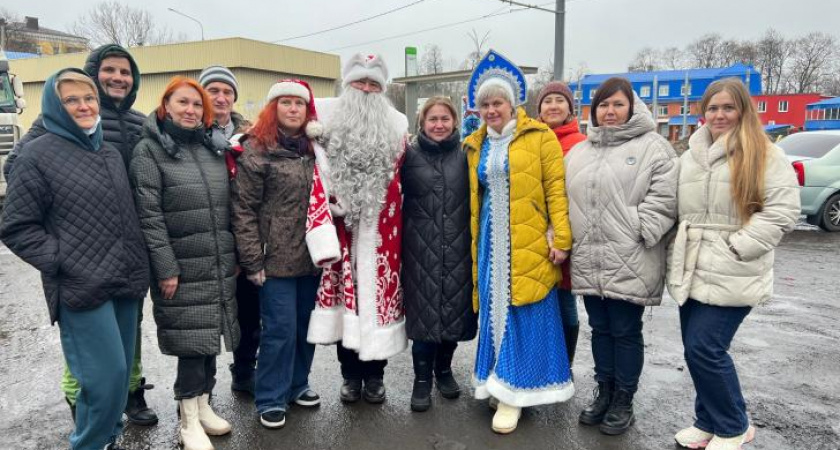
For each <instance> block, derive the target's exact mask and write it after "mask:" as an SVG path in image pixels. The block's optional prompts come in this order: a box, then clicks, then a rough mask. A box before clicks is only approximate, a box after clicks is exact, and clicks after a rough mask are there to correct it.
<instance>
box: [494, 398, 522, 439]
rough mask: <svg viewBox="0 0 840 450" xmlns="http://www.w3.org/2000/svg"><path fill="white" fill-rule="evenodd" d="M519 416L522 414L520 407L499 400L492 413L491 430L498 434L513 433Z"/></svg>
mask: <svg viewBox="0 0 840 450" xmlns="http://www.w3.org/2000/svg"><path fill="white" fill-rule="evenodd" d="M520 416H522V408H519V407H517V406H510V405H508V404H507V403H504V402H499V406H498V407H497V409H496V414H494V415H493V427H492V428H493V431H495V432H496V433H499V434H510V433H513V431H514V430H516V425H517V424H518V423H519V417H520Z"/></svg>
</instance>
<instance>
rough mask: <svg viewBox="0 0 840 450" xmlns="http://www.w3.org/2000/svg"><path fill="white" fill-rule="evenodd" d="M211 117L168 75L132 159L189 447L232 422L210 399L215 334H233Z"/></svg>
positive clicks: (221, 172)
mask: <svg viewBox="0 0 840 450" xmlns="http://www.w3.org/2000/svg"><path fill="white" fill-rule="evenodd" d="M212 121H213V108H212V105H211V104H210V100H209V98H208V96H207V93H206V92H204V89H202V87H201V86H200V85H199V84H198V82H196V81H195V80H192V79H190V78H184V77H180V76H179V77H175V78H173V79H172V81H171V82H170V83H169V85H168V86H167V87H166V90H165V91H164V93H163V96H162V98H161V101H160V105H159V106H158V107H157V109H156V110H155V111H154V112H153V113H152V114H151V115H149V117H148V119H147V120H146V123H145V124H144V125H143V138H142V140H141V141H140V142H139V143H138V144H137V146H136V147H135V148H134V157H133V158H132V160H131V169H130V174H131V179H132V181H133V185H134V197H135V199H136V205H137V210H138V212H139V216H140V224H141V227H142V229H143V234H144V235H145V238H146V246H147V247H148V250H149V256H150V262H151V266H152V280H153V281H152V287H151V295H152V301H153V302H154V316H155V322H156V324H157V336H158V345H159V346H160V350H161V352H163V353H164V354H166V355H172V356H177V357H178V370H177V375H176V378H175V387H174V391H175V399H176V400H177V401H178V402H179V405H178V406H179V411H180V415H181V426H180V440H181V442H182V443H183V444H184V448H185V449H186V450H210V449H212V448H213V445H212V444H211V443H210V440H209V439H208V437H207V435H208V434H209V435H222V434H227V433H229V432H230V424H229V423H228V422H227V421H226V420H224V419H222V418H220V417H219V416H217V415H216V414H215V413H214V412H213V409H212V408H211V407H210V403H209V399H210V394H211V393H212V391H213V386H214V385H215V383H216V355H217V354H219V352H220V351H221V343H220V341H222V340H224V342H225V347H226V348H227V350H228V351H233V349H234V348H236V345H237V344H238V341H239V325H238V324H237V322H236V301H235V299H234V292H235V289H236V286H235V280H236V273H235V271H236V257H235V254H234V241H233V233H231V231H230V194H229V185H228V171H227V166H226V164H225V157H224V154H223V152H224V150H226V146H224V142H219V143H216V141H215V140H213V139H211V135H210V134H209V133H208V132H207V130H209V127H210V125H211V124H212Z"/></svg>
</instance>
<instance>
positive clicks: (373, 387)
mask: <svg viewBox="0 0 840 450" xmlns="http://www.w3.org/2000/svg"><path fill="white" fill-rule="evenodd" d="M362 395H363V397H364V398H365V401H366V402H368V403H373V404H378V403H382V402H384V401H385V382H384V381H383V380H382V378H381V377H371V378H368V379H366V380H365V388H364V389H363V390H362Z"/></svg>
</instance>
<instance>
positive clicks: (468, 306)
mask: <svg viewBox="0 0 840 450" xmlns="http://www.w3.org/2000/svg"><path fill="white" fill-rule="evenodd" d="M401 177H402V185H403V196H404V199H403V223H404V225H403V227H404V228H403V267H402V284H403V291H404V295H405V310H406V311H405V316H406V320H407V333H408V337H409V338H410V339H414V340H420V341H426V342H441V341H466V340H470V339H472V338H474V337H475V333H476V316H475V313H473V308H472V258H471V257H470V201H469V192H470V190H469V188H470V186H469V178H468V176H467V157H466V154H465V153H464V152H462V151H461V150H460V145H459V142H458V134H457V133H453V135H452V136H451V137H450V138H449V139H447V140H445V141H443V142H441V143H440V144H438V143H435V142H434V141H432V140H430V139H428V138H427V137H426V136H425V135H424V134H423V133H420V134H419V135H418V136H417V137H416V138H415V139H414V140H413V141H412V142H411V145H410V147H409V149H408V152H407V153H406V157H405V162H404V163H403V166H402V169H401Z"/></svg>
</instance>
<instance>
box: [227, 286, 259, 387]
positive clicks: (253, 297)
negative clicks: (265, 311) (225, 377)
mask: <svg viewBox="0 0 840 450" xmlns="http://www.w3.org/2000/svg"><path fill="white" fill-rule="evenodd" d="M236 305H237V308H238V309H237V319H238V320H239V330H240V331H241V334H242V337H241V338H240V339H239V347H237V348H236V350H235V351H234V352H233V366H232V367H231V370H232V372H233V375H234V376H236V377H240V378H250V377H251V376H252V375H253V374H254V368H255V367H256V366H257V349H258V348H259V347H260V288H259V286H257V285H255V284H254V283H251V282H250V281H248V278H247V276H246V275H245V271H243V272H242V273H240V274H239V277H238V278H237V279H236Z"/></svg>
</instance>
